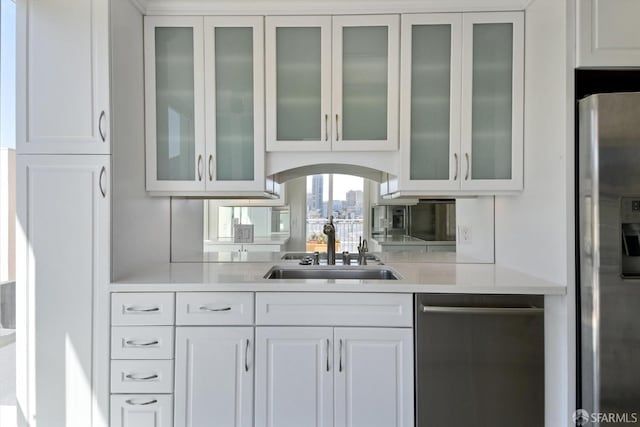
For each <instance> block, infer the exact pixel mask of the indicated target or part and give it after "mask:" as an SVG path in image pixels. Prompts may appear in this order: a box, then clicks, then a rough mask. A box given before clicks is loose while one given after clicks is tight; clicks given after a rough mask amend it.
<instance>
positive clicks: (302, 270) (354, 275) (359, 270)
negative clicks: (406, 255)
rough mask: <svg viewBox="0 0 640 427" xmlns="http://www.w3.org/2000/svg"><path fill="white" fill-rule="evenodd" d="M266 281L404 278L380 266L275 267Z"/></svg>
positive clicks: (265, 276)
mask: <svg viewBox="0 0 640 427" xmlns="http://www.w3.org/2000/svg"><path fill="white" fill-rule="evenodd" d="M264 278H265V279H325V280H337V279H351V280H398V279H401V278H402V277H401V276H400V275H399V274H398V273H397V272H396V271H394V270H393V269H391V268H389V267H380V266H361V267H354V266H344V267H342V266H337V267H336V266H303V267H285V266H279V265H276V266H273V267H272V268H271V269H270V270H269V271H267V274H265V275H264Z"/></svg>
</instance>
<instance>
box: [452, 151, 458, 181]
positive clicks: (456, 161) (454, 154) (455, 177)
mask: <svg viewBox="0 0 640 427" xmlns="http://www.w3.org/2000/svg"><path fill="white" fill-rule="evenodd" d="M453 162H454V163H455V164H456V173H455V174H454V175H453V180H454V181H457V180H458V153H453Z"/></svg>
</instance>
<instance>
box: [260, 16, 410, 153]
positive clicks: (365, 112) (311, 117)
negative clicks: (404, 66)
mask: <svg viewBox="0 0 640 427" xmlns="http://www.w3.org/2000/svg"><path fill="white" fill-rule="evenodd" d="M399 43H400V41H399V16H398V15H369V16H334V17H328V16H313V17H299V16H289V17H267V18H266V82H267V83H266V99H267V150H268V151H329V150H333V151H387V150H397V149H398V135H397V133H398V87H399Z"/></svg>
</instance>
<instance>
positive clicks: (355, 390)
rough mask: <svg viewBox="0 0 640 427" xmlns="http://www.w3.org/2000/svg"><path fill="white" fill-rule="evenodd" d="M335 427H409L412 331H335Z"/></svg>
mask: <svg viewBox="0 0 640 427" xmlns="http://www.w3.org/2000/svg"><path fill="white" fill-rule="evenodd" d="M333 342H334V360H336V361H337V364H336V365H337V370H334V372H335V427H347V426H348V427H356V426H367V427H376V426H379V427H392V426H396V427H401V426H405V427H412V426H413V418H414V417H413V410H414V408H413V399H414V398H413V331H412V330H411V329H409V328H336V329H335V330H334V340H333Z"/></svg>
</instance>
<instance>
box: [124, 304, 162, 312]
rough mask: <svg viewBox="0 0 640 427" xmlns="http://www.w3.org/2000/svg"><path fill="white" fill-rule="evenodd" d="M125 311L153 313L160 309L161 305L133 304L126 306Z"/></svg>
mask: <svg viewBox="0 0 640 427" xmlns="http://www.w3.org/2000/svg"><path fill="white" fill-rule="evenodd" d="M125 311H126V312H129V313H152V312H154V311H160V307H144V306H137V305H132V306H129V307H127V308H125Z"/></svg>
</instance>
